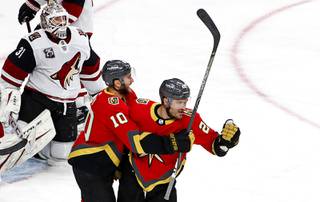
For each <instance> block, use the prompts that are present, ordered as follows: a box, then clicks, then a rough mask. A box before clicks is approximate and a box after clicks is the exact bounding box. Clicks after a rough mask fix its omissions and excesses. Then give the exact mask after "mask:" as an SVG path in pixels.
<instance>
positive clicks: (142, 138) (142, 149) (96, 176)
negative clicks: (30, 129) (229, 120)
mask: <svg viewBox="0 0 320 202" xmlns="http://www.w3.org/2000/svg"><path fill="white" fill-rule="evenodd" d="M102 71H103V73H102V77H103V79H104V81H105V82H106V84H107V85H108V88H107V89H105V90H104V91H102V92H100V93H99V94H98V95H97V96H96V97H95V99H94V101H93V102H92V103H91V110H90V112H89V115H88V117H87V120H86V125H85V130H84V131H83V132H82V133H81V134H80V135H79V137H78V138H77V140H76V142H75V144H74V146H73V148H72V152H71V153H70V155H69V163H70V164H71V165H72V167H73V173H74V176H75V179H76V181H77V183H78V186H79V187H80V189H81V196H82V200H83V201H84V202H101V201H110V202H114V201H115V195H114V191H113V188H112V183H113V178H114V174H115V171H116V169H117V167H118V166H119V164H120V160H121V158H122V156H123V154H124V153H126V151H125V150H126V149H125V148H127V149H129V150H130V151H131V152H133V153H137V154H145V153H150V154H173V153H176V152H187V151H189V150H190V147H191V145H192V141H193V135H192V134H191V133H187V132H186V131H185V130H184V131H175V133H174V134H172V135H171V136H170V137H169V136H159V135H156V133H155V132H154V133H149V132H142V131H140V130H139V128H138V127H137V126H136V125H135V123H134V122H132V121H131V120H130V118H129V109H128V106H127V103H128V102H131V101H134V100H133V99H132V98H135V97H136V96H135V95H134V92H133V91H132V89H131V88H130V85H131V84H132V82H133V79H132V77H131V66H130V65H129V64H128V63H126V62H123V61H119V60H111V61H108V62H106V64H105V65H104V67H103V70H102Z"/></svg>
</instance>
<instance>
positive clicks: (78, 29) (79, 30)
mask: <svg viewBox="0 0 320 202" xmlns="http://www.w3.org/2000/svg"><path fill="white" fill-rule="evenodd" d="M77 31H78V33H79V35H80V36H87V34H86V33H85V32H84V31H82V29H80V28H77Z"/></svg>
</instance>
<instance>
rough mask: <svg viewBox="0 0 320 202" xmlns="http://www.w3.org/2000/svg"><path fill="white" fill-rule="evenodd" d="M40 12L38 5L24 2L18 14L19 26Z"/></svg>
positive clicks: (32, 1)
mask: <svg viewBox="0 0 320 202" xmlns="http://www.w3.org/2000/svg"><path fill="white" fill-rule="evenodd" d="M39 10H40V5H39V4H38V3H37V2H36V1H34V0H31V1H26V2H25V3H24V4H22V5H21V7H20V9H19V14H18V21H19V23H20V24H22V23H24V22H26V21H30V20H32V19H33V18H34V16H35V15H36V14H37V12H38V11H39Z"/></svg>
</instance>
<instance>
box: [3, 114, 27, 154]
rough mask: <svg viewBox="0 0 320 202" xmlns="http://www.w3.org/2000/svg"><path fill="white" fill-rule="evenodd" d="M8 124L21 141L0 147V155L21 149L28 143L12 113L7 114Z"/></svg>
mask: <svg viewBox="0 0 320 202" xmlns="http://www.w3.org/2000/svg"><path fill="white" fill-rule="evenodd" d="M9 125H10V126H11V127H12V129H13V131H14V132H15V133H16V134H17V135H18V137H19V138H21V141H20V142H18V143H17V144H15V145H12V146H10V147H7V148H4V149H0V155H7V154H11V153H13V152H16V151H18V150H20V149H22V148H23V147H24V146H26V144H27V143H28V140H27V139H26V138H24V137H23V134H21V129H20V127H19V126H18V124H17V122H16V121H15V120H14V119H13V117H12V115H10V116H9ZM10 135H11V134H10Z"/></svg>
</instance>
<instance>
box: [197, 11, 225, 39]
mask: <svg viewBox="0 0 320 202" xmlns="http://www.w3.org/2000/svg"><path fill="white" fill-rule="evenodd" d="M197 15H198V17H199V18H200V19H201V21H202V22H203V23H204V24H205V25H206V26H207V27H208V29H209V30H210V32H211V34H212V36H213V38H214V41H215V44H216V42H217V43H219V40H220V32H219V30H218V28H217V26H216V25H215V24H214V22H213V20H212V19H211V17H210V16H209V14H208V13H207V11H205V10H204V9H202V8H200V9H199V10H198V11H197Z"/></svg>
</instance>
